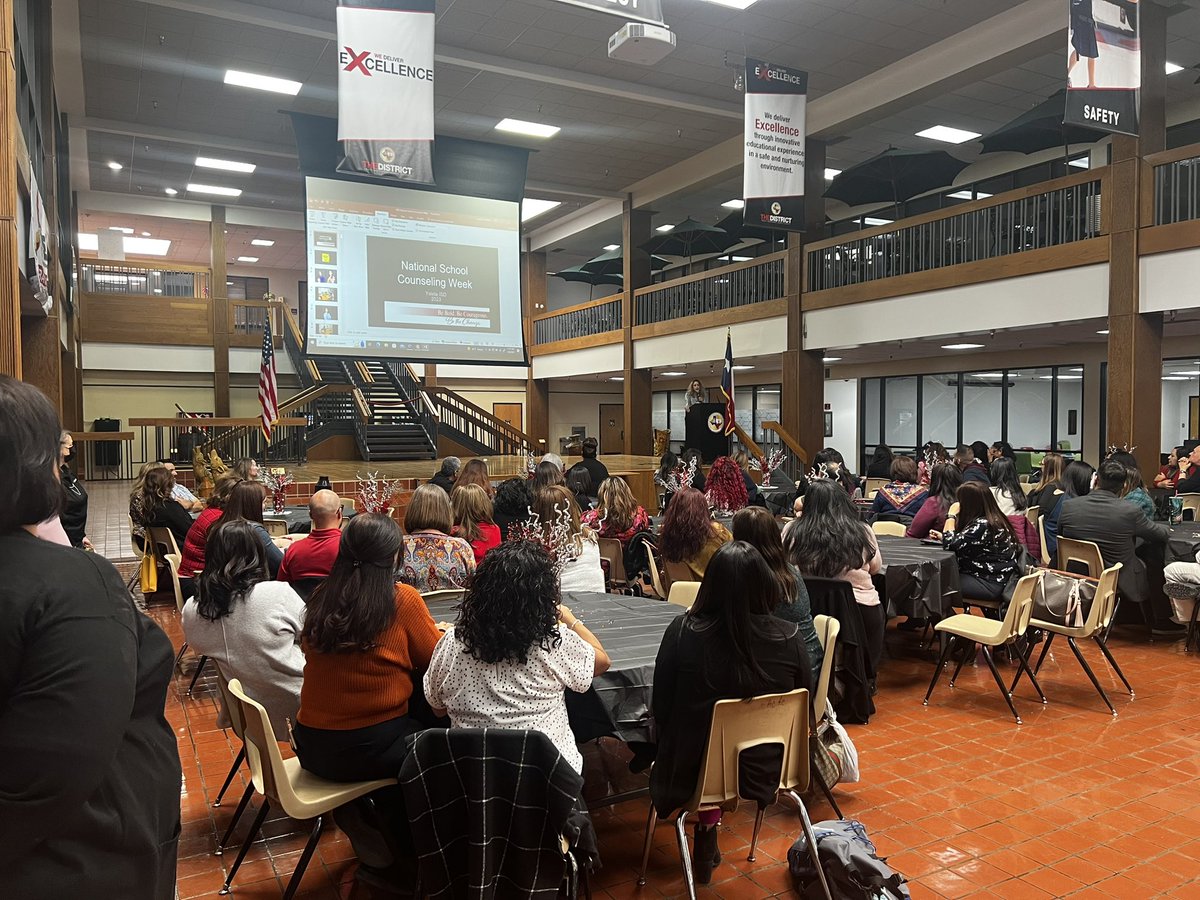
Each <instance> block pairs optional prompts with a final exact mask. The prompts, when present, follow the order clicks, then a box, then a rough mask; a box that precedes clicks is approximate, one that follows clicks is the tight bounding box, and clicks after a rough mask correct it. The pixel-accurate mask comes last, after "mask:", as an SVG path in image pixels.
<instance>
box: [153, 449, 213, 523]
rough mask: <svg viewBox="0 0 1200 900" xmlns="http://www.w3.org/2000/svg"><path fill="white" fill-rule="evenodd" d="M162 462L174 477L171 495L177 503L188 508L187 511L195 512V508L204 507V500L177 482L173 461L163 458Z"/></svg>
mask: <svg viewBox="0 0 1200 900" xmlns="http://www.w3.org/2000/svg"><path fill="white" fill-rule="evenodd" d="M162 464H163V466H165V467H166V469H167V471H169V472H170V473H171V475H172V477H174V478H175V488H174V490H172V491H171V496H172V497H174V498H175V499H176V500H178V501H179V505H180V506H182V507H183V508H184V509H186V510H188V512H196V511H197V510H201V509H204V501H203V500H201V499H200V498H199V497H197V496H196V495H195V494H193V493H192V492H191V491H189V490H188V489H187V488H186V487H184V486H183V485H182V484H180V483H179V473H178V472H176V471H175V463H173V462H171V461H170V460H169V459H164V460H163V461H162Z"/></svg>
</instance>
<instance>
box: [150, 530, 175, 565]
mask: <svg viewBox="0 0 1200 900" xmlns="http://www.w3.org/2000/svg"><path fill="white" fill-rule="evenodd" d="M146 537H148V538H149V539H150V543H151V544H153V545H154V553H155V555H156V556H157V557H158V559H166V558H167V555H168V554H171V553H174V554H175V555H176V556H178V557H180V558H181V559H182V557H183V554H182V553H180V552H179V545H178V544H176V543H175V534H174V532H172V531H171V529H170V528H163V527H161V526H154V525H151V526H148V527H147V528H146Z"/></svg>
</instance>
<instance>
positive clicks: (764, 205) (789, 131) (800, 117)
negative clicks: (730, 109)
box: [742, 59, 808, 231]
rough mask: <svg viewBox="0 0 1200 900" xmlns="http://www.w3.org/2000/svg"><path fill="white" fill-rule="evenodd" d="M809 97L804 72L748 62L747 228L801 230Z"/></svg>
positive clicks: (745, 176)
mask: <svg viewBox="0 0 1200 900" xmlns="http://www.w3.org/2000/svg"><path fill="white" fill-rule="evenodd" d="M807 94H808V73H807V72H801V71H800V70H799V69H789V68H788V67H787V66H774V65H771V64H770V63H767V62H763V61H761V60H757V59H747V60H746V123H745V159H744V167H743V173H744V174H743V184H742V197H743V198H744V199H745V202H746V207H745V210H744V212H743V214H742V216H743V221H744V222H745V223H746V224H747V225H757V226H759V227H762V228H775V229H780V230H783V231H803V230H804V125H805V121H804V120H805V101H806V99H807Z"/></svg>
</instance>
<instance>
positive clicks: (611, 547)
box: [599, 537, 629, 588]
mask: <svg viewBox="0 0 1200 900" xmlns="http://www.w3.org/2000/svg"><path fill="white" fill-rule="evenodd" d="M599 543H600V558H601V559H607V560H608V584H609V586H610V587H614V588H626V587H628V586H629V576H628V575H626V574H625V548H624V547H622V546H621V542H620V541H618V540H617V539H616V538H603V537H602V538H599Z"/></svg>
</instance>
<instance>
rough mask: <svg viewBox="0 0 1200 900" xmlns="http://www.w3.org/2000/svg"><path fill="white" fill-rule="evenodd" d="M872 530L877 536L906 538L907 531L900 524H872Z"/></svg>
mask: <svg viewBox="0 0 1200 900" xmlns="http://www.w3.org/2000/svg"><path fill="white" fill-rule="evenodd" d="M871 530H872V531H873V532H875V533H876V534H882V535H887V536H888V537H904V532H905V531H906V530H907V529H906V528H905V527H904V526H903V525H901V524H900V523H899V522H872V523H871Z"/></svg>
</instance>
